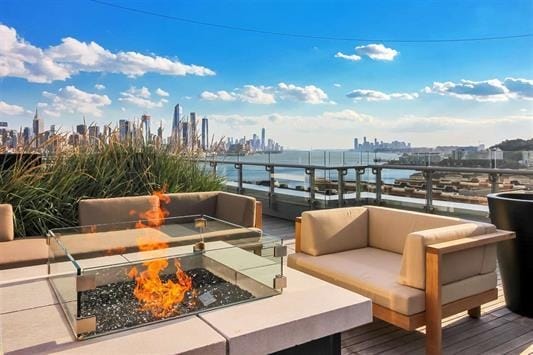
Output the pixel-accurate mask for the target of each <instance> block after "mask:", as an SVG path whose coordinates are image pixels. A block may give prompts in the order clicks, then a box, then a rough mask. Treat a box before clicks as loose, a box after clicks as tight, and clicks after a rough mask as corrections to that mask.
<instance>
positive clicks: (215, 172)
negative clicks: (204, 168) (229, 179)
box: [209, 161, 217, 176]
mask: <svg viewBox="0 0 533 355" xmlns="http://www.w3.org/2000/svg"><path fill="white" fill-rule="evenodd" d="M209 166H210V167H212V168H213V176H217V162H216V161H210V162H209Z"/></svg>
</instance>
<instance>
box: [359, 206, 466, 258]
mask: <svg viewBox="0 0 533 355" xmlns="http://www.w3.org/2000/svg"><path fill="white" fill-rule="evenodd" d="M365 207H366V208H368V212H369V215H368V245H369V246H371V247H374V248H380V249H383V250H388V251H392V252H394V253H398V254H402V252H403V247H404V244H405V238H407V235H408V234H409V233H412V232H416V231H421V230H426V229H431V228H440V227H446V226H450V225H456V224H461V223H464V220H462V219H459V218H451V217H443V216H436V215H431V214H427V213H418V212H411V211H402V210H398V209H393V208H384V207H376V206H365Z"/></svg>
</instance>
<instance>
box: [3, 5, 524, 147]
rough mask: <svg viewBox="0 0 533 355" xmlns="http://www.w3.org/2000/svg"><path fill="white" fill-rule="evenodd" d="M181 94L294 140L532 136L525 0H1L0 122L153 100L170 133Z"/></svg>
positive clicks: (238, 126)
mask: <svg viewBox="0 0 533 355" xmlns="http://www.w3.org/2000/svg"><path fill="white" fill-rule="evenodd" d="M102 2H103V3H102ZM106 3H107V4H106ZM108 4H111V5H118V6H123V7H124V6H125V7H128V8H130V9H133V10H134V11H132V10H127V9H124V8H119V7H116V6H109V5H108ZM177 18H179V19H182V20H183V19H184V20H185V21H180V20H177ZM210 24H216V25H222V26H211V25H210ZM235 27H238V28H244V29H252V30H254V31H241V30H235V29H234V28H235ZM255 30H259V32H257V31H255ZM264 32H276V33H285V34H287V33H288V34H296V35H305V36H303V37H302V36H286V35H275V34H267V33H264ZM514 35H529V36H525V37H520V38H510V39H499V40H486V41H448V42H427V40H442V39H447V40H450V39H451V40H456V39H465V38H486V37H501V36H514ZM317 37H321V38H317ZM412 40H422V41H423V42H405V41H412ZM177 103H179V104H180V105H181V106H182V107H183V109H184V112H185V113H189V112H196V113H197V115H198V116H200V117H204V116H205V117H208V118H209V128H210V134H214V135H215V136H216V137H217V138H221V137H244V136H246V137H247V138H250V137H251V136H252V134H254V133H255V134H260V130H261V128H263V127H264V128H265V129H266V133H267V137H268V138H273V139H274V140H276V141H278V142H280V144H282V145H284V146H285V147H288V148H296V149H322V148H351V147H352V144H353V139H354V138H359V140H361V139H362V138H363V137H364V136H366V137H367V139H369V140H373V139H374V138H377V139H378V140H383V141H386V142H388V141H393V140H399V141H408V142H411V143H412V144H413V145H414V146H437V145H477V144H485V145H491V144H495V143H498V142H500V141H502V140H504V139H513V138H524V139H526V138H532V137H533V1H531V0H525V1H521V0H513V1H509V0H505V1H495V0H485V1H469V0H461V1H459V0H452V1H444V0H443V1H431V0H430V1H393V0H390V1H385V0H384V1H326V0H323V1H316V0H309V1H303V0H300V1H296V0H292V1H287V0H280V1H277V0H276V1H258V0H253V1H250V0H240V1H204V0H197V1H157V0H156V1H121V0H102V1H99V0H98V1H91V0H76V1H30V0H0V121H7V122H8V125H9V127H11V128H13V129H19V128H20V127H23V126H31V120H32V118H33V114H34V112H35V109H36V108H38V110H39V115H40V116H41V117H42V118H43V119H44V121H45V126H46V127H47V128H48V127H49V125H50V124H55V125H56V126H57V127H61V128H62V129H63V130H68V131H69V130H71V129H72V127H73V126H75V125H76V124H79V123H81V122H82V121H83V117H85V121H86V122H87V123H95V124H99V125H103V124H109V123H113V124H114V123H116V122H118V120H119V119H134V118H139V117H140V116H141V115H142V114H149V115H151V116H152V125H153V127H154V128H155V127H157V126H159V124H160V123H162V124H163V127H164V129H165V133H164V134H165V135H168V134H170V125H171V120H172V113H173V108H174V105H175V104H177Z"/></svg>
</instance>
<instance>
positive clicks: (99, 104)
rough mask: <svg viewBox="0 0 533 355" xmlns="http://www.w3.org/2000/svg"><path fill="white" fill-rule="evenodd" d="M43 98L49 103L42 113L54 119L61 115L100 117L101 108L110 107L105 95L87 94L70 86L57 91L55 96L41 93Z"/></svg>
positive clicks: (45, 92)
mask: <svg viewBox="0 0 533 355" xmlns="http://www.w3.org/2000/svg"><path fill="white" fill-rule="evenodd" d="M43 96H44V97H45V98H46V99H48V101H49V102H48V103H46V106H44V107H45V110H44V113H45V114H46V115H49V116H54V117H59V116H61V114H62V113H69V114H74V113H81V114H86V115H92V116H95V117H100V116H102V108H103V107H105V106H109V105H111V100H110V99H109V97H107V95H99V94H93V93H88V92H85V91H82V90H80V89H78V88H76V87H75V86H72V85H69V86H66V87H64V88H61V89H59V90H58V92H57V94H55V93H51V92H48V91H43Z"/></svg>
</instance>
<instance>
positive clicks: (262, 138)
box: [261, 127, 266, 150]
mask: <svg viewBox="0 0 533 355" xmlns="http://www.w3.org/2000/svg"><path fill="white" fill-rule="evenodd" d="M265 138H266V131H265V128H264V127H263V128H262V129H261V150H265Z"/></svg>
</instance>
